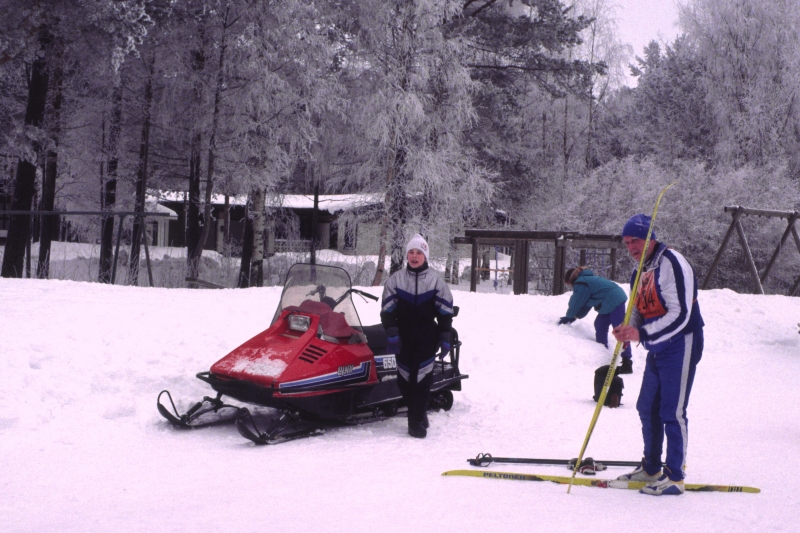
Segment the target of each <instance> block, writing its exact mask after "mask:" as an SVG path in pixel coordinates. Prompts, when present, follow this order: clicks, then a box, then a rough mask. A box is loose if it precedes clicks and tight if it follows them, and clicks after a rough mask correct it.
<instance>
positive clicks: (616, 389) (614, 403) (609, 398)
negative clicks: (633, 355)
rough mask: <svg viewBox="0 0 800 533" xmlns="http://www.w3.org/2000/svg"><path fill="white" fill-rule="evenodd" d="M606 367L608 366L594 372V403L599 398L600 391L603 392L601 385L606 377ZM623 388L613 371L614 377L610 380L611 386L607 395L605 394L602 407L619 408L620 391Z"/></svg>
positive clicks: (618, 377) (620, 380) (623, 385)
mask: <svg viewBox="0 0 800 533" xmlns="http://www.w3.org/2000/svg"><path fill="white" fill-rule="evenodd" d="M608 367H609V365H603V366H601V367H600V368H598V369H597V370H595V371H594V396H593V399H594V401H597V399H598V398H600V391H602V390H603V383H605V381H606V376H607V375H608ZM624 388H625V383H624V382H623V381H622V378H621V377H620V376H618V375H617V373H616V371H615V372H614V377H613V378H612V380H611V386H610V387H609V388H608V394H606V401H605V403H604V404H603V405H605V406H606V407H619V406H620V402H621V401H622V389H624Z"/></svg>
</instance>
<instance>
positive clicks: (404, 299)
mask: <svg viewBox="0 0 800 533" xmlns="http://www.w3.org/2000/svg"><path fill="white" fill-rule="evenodd" d="M381 323H382V324H383V327H384V328H386V329H388V328H391V327H396V328H398V329H399V332H400V340H401V346H402V348H401V353H404V354H411V353H414V354H418V355H422V354H430V355H431V356H432V354H434V353H435V352H436V347H437V344H438V342H439V338H440V335H441V334H449V333H450V330H451V328H452V324H453V295H452V294H451V293H450V288H449V287H448V286H447V284H446V283H445V282H444V280H443V279H442V278H441V277H439V276H438V275H437V274H436V273H435V272H433V271H432V270H431V269H429V268H428V263H427V262H425V263H424V264H423V265H422V266H420V267H418V268H404V269H402V270H398V271H397V272H395V273H394V274H392V276H391V277H390V278H389V279H388V280H386V285H385V286H384V288H383V300H382V307H381Z"/></svg>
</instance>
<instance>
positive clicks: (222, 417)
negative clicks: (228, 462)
mask: <svg viewBox="0 0 800 533" xmlns="http://www.w3.org/2000/svg"><path fill="white" fill-rule="evenodd" d="M165 394H166V395H167V399H168V400H169V403H170V406H171V407H172V412H170V410H169V409H168V408H167V407H166V406H164V404H163V403H161V397H162V396H164V395H165ZM221 396H222V395H221V394H218V395H217V397H216V398H211V397H210V396H205V397H203V400H202V401H200V402H197V403H196V404H194V405H193V406H192V407H190V408H189V410H188V411H186V413H184V414H179V413H178V409H177V408H176V407H175V402H173V401H172V395H171V394H170V393H169V391H167V390H162V391H161V392H160V393H159V395H158V399H157V400H156V406H157V407H158V412H159V413H161V416H163V417H164V418H166V419H167V420H169V421H170V422H171V423H172V424H173V425H175V426H177V427H180V428H184V429H191V428H200V427H205V426H213V425H217V424H225V423H227V422H233V421H234V420H235V419H236V417H237V416H238V414H239V410H240V409H241V408H239V407H236V406H235V405H228V404H226V403H223V401H222V400H221V399H220V397H221Z"/></svg>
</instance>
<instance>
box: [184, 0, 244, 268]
mask: <svg viewBox="0 0 800 533" xmlns="http://www.w3.org/2000/svg"><path fill="white" fill-rule="evenodd" d="M229 15H230V6H228V7H227V8H226V9H225V17H224V19H223V21H222V28H223V31H222V39H221V42H220V49H219V64H218V65H217V85H216V88H215V90H214V112H213V115H212V119H211V133H210V134H209V137H208V164H207V165H206V194H205V205H204V206H203V232H202V233H201V235H200V242H199V243H197V246H195V248H194V249H193V250H191V252H190V254H189V255H190V261H191V262H192V263H194V264H196V265H197V266H198V267H199V262H200V258H201V257H202V256H203V246H205V243H206V240H207V239H208V232H209V231H210V230H211V199H212V197H213V192H214V161H215V159H216V155H217V154H216V151H217V128H218V127H219V114H220V105H221V103H222V88H223V86H224V84H225V71H224V69H225V51H226V49H227V46H228V44H227V35H228V28H229V27H230V25H231V24H233V23H232V22H231V23H230V24H229V22H228V17H229ZM234 22H235V21H234Z"/></svg>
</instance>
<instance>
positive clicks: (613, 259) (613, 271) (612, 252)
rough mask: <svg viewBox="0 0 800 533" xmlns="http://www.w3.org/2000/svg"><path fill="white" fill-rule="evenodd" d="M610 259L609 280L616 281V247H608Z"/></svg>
mask: <svg viewBox="0 0 800 533" xmlns="http://www.w3.org/2000/svg"><path fill="white" fill-rule="evenodd" d="M609 255H610V259H609V260H610V261H611V280H612V281H616V279H617V249H616V248H611V249H610V253H609Z"/></svg>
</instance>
